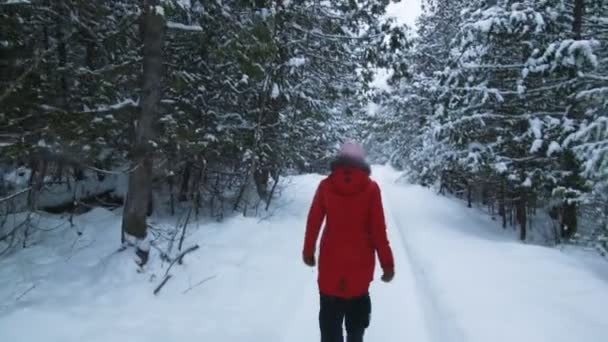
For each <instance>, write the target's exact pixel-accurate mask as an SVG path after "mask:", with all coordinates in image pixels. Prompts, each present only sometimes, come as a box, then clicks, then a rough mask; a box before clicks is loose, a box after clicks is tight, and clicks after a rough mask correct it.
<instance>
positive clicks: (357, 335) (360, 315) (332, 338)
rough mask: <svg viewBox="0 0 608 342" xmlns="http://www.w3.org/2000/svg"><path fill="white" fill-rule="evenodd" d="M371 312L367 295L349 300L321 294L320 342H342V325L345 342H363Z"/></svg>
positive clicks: (370, 304)
mask: <svg viewBox="0 0 608 342" xmlns="http://www.w3.org/2000/svg"><path fill="white" fill-rule="evenodd" d="M371 312H372V303H371V300H370V298H369V294H366V295H364V296H361V297H356V298H350V299H344V298H339V297H333V296H326V295H323V294H321V311H320V312H319V325H320V327H321V342H344V336H343V335H342V323H346V335H347V338H346V341H347V342H363V334H364V332H365V329H366V328H367V327H368V326H369V322H370V317H371Z"/></svg>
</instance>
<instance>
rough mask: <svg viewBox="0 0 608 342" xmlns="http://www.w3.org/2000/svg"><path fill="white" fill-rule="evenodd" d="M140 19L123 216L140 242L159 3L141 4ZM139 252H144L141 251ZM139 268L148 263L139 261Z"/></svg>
mask: <svg viewBox="0 0 608 342" xmlns="http://www.w3.org/2000/svg"><path fill="white" fill-rule="evenodd" d="M143 3H144V8H143V14H142V15H143V17H142V21H141V24H142V25H143V30H142V32H143V43H144V44H143V64H144V65H143V94H142V100H141V107H140V109H141V111H140V114H139V119H138V120H137V124H136V125H135V141H134V149H133V157H132V160H133V162H134V164H135V165H136V167H135V169H134V171H133V172H132V173H131V174H130V175H129V189H128V193H127V199H126V203H125V210H124V214H123V221H122V230H123V232H124V233H127V234H129V235H131V236H134V237H136V238H138V239H140V240H143V239H144V238H145V237H146V228H147V226H146V214H147V211H148V206H149V201H150V198H151V191H152V189H151V187H152V167H153V160H152V158H153V157H152V153H153V146H152V144H151V141H152V139H153V138H154V124H155V122H156V120H157V118H158V103H159V102H160V96H161V94H160V92H161V76H162V66H163V63H162V42H163V31H164V18H163V16H162V13H158V12H157V6H158V0H144V1H143ZM140 247H141V246H138V255H139V254H140V253H139V252H140V251H142V252H146V253H147V251H146V250H145V248H140ZM140 258H141V264H144V263H145V262H146V260H147V254H146V255H145V258H143V257H141V256H140Z"/></svg>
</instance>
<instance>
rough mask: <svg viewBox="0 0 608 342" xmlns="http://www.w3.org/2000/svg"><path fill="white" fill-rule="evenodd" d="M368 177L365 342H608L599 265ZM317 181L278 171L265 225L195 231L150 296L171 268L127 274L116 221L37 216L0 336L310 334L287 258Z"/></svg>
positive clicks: (127, 258)
mask: <svg viewBox="0 0 608 342" xmlns="http://www.w3.org/2000/svg"><path fill="white" fill-rule="evenodd" d="M373 177H374V178H375V179H377V180H378V181H379V183H380V185H381V188H382V191H383V200H384V206H385V210H386V217H387V223H388V227H389V228H388V229H389V239H390V240H391V244H392V246H393V251H394V254H395V261H396V278H395V280H394V281H393V282H392V283H390V284H385V283H382V282H380V281H375V282H374V283H373V284H372V288H371V296H372V301H373V310H372V324H371V327H370V329H369V330H368V332H367V335H366V336H367V341H412V342H488V341H493V342H502V341H504V342H507V341H508V342H513V341H518V342H528V341H529V342H544V341H547V342H549V341H550V342H560V341H564V342H565V341H568V342H571V341H583V342H600V341H605V340H606V336H608V319H606V315H605V312H606V308H608V264H606V262H605V260H603V259H601V258H599V257H597V256H595V255H593V254H591V253H588V252H584V251H581V250H577V249H561V250H560V249H556V248H546V247H539V246H534V245H527V244H522V243H520V242H517V241H516V238H515V236H514V233H513V232H512V231H511V230H502V229H501V228H499V226H498V224H497V223H496V222H494V221H492V220H491V219H489V218H488V217H487V216H486V215H485V214H483V213H480V212H478V211H476V210H475V209H467V208H466V207H465V205H464V204H463V203H461V202H459V201H457V200H453V199H449V198H445V197H441V196H438V195H436V194H435V193H433V192H432V191H431V190H428V189H424V188H421V187H418V186H411V185H400V184H397V183H396V182H395V181H396V179H397V178H398V173H397V172H395V171H393V170H392V169H390V168H387V167H375V168H374V171H373ZM320 180H321V176H318V175H305V176H297V177H293V178H291V179H290V181H289V184H287V185H286V188H285V189H284V195H283V197H282V198H281V200H280V201H279V202H278V203H277V205H276V207H274V208H273V209H272V213H271V215H269V216H268V217H266V218H263V219H259V218H243V217H235V218H230V219H227V220H226V221H224V222H223V223H209V222H206V223H204V224H202V223H201V224H200V226H199V227H198V228H197V227H196V226H197V225H193V227H191V229H190V233H189V234H188V236H187V238H186V240H185V241H186V242H185V243H184V248H187V247H189V246H192V245H194V244H198V245H199V246H200V248H199V249H198V250H196V251H194V252H192V253H189V254H188V255H186V256H185V258H184V264H183V265H175V266H173V268H172V269H171V270H170V273H171V274H172V275H173V277H172V278H171V279H170V280H169V281H168V282H167V283H166V285H165V286H164V287H163V288H162V290H161V291H160V292H159V293H158V294H157V295H154V294H153V291H154V289H155V288H156V287H157V286H158V285H159V283H160V282H161V280H162V278H163V275H164V274H165V272H166V269H167V266H168V264H167V263H166V262H164V263H163V262H161V260H160V258H159V255H158V251H157V250H155V249H153V250H152V251H153V253H152V257H151V262H150V263H149V264H148V265H147V266H146V267H145V269H144V270H143V272H138V271H137V267H136V266H135V265H134V262H133V256H132V251H124V252H118V251H117V247H118V246H119V244H120V241H119V229H120V212H111V211H106V210H102V209H95V210H93V211H91V212H89V213H87V214H84V215H81V216H78V217H76V218H75V219H74V226H73V227H72V226H70V225H66V223H65V219H64V218H61V217H58V216H48V217H40V218H39V222H38V223H39V224H40V225H43V226H45V227H49V231H48V232H47V233H45V234H44V238H42V237H41V238H40V239H39V240H38V241H34V242H36V243H35V244H34V243H33V245H31V246H30V247H28V248H26V249H24V250H21V251H19V252H18V253H15V254H13V255H11V256H10V257H6V258H4V259H2V260H0V341H13V342H14V341H28V342H29V341H40V340H43V341H45V342H49V341H57V342H72V341H74V342H76V341H78V342H82V341H86V342H96V341H108V342H110V341H129V342H139V341H141V342H156V341H158V342H169V341H225V342H232V341H253V342H257V341H259V342H311V341H318V340H319V338H318V325H317V312H318V294H317V288H316V270H314V269H311V268H307V267H305V266H304V265H303V264H302V262H301V259H300V253H301V247H302V241H303V234H304V224H305V218H306V214H307V210H308V207H309V205H310V200H311V198H312V195H313V193H314V190H315V187H316V185H317V184H318V182H319V181H320ZM155 224H156V225H158V226H163V225H169V224H170V223H169V222H167V223H163V222H155ZM51 228H53V229H51ZM58 246H59V247H58ZM378 272H380V271H378ZM377 278H379V277H377Z"/></svg>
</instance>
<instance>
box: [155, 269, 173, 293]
mask: <svg viewBox="0 0 608 342" xmlns="http://www.w3.org/2000/svg"><path fill="white" fill-rule="evenodd" d="M169 279H171V275H170V274H169V275H165V278H163V281H162V282H161V283H160V284H158V286H157V287H156V288H155V289H154V295H155V296H156V295H157V294H158V293H159V292H160V290H161V289H162V288H163V286H165V284H166V283H167V282H168V281H169Z"/></svg>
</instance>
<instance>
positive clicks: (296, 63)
mask: <svg viewBox="0 0 608 342" xmlns="http://www.w3.org/2000/svg"><path fill="white" fill-rule="evenodd" d="M304 64H306V58H305V57H292V58H291V59H289V61H288V62H287V65H289V66H292V67H300V66H302V65H304Z"/></svg>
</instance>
